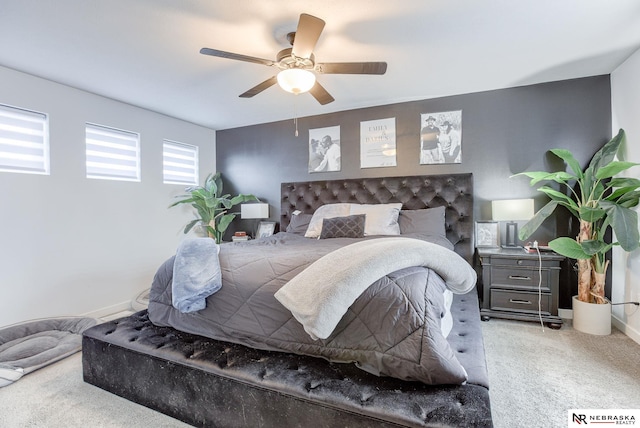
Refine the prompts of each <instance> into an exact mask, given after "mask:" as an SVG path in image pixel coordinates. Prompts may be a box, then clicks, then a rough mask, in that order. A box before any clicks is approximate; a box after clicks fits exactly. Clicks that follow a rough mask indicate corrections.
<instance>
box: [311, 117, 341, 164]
mask: <svg viewBox="0 0 640 428" xmlns="http://www.w3.org/2000/svg"><path fill="white" fill-rule="evenodd" d="M340 161H341V153H340V126H329V127H327V128H317V129H310V130H309V173H314V172H328V171H340V168H341V165H340Z"/></svg>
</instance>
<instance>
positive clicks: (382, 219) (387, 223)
mask: <svg viewBox="0 0 640 428" xmlns="http://www.w3.org/2000/svg"><path fill="white" fill-rule="evenodd" d="M401 208H402V204H401V203H397V204H351V211H350V212H349V215H356V214H365V215H366V220H365V222H364V235H365V236H369V235H400V225H399V224H398V216H399V215H400V209H401Z"/></svg>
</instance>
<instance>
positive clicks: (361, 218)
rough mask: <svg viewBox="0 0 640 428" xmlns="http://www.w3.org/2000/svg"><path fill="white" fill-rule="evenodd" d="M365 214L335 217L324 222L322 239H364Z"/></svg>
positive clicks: (321, 233)
mask: <svg viewBox="0 0 640 428" xmlns="http://www.w3.org/2000/svg"><path fill="white" fill-rule="evenodd" d="M365 218H366V215H365V214H358V215H350V216H347V217H333V218H325V219H323V220H322V231H321V232H320V239H327V238H362V237H364V223H365Z"/></svg>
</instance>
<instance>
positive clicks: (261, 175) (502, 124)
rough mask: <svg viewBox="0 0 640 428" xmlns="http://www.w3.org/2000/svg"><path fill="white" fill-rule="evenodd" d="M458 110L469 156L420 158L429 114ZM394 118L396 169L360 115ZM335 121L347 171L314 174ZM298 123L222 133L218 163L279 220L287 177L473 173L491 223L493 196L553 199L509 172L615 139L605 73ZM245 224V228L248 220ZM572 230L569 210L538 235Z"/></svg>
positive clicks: (480, 211) (479, 210) (584, 155)
mask: <svg viewBox="0 0 640 428" xmlns="http://www.w3.org/2000/svg"><path fill="white" fill-rule="evenodd" d="M258 96H268V94H263V95H258ZM303 96H306V95H303ZM338 96H339V95H338ZM247 102H248V103H249V102H251V100H250V99H249V100H247ZM292 102H293V100H292ZM281 107H282V106H274V108H281ZM451 110H462V163H461V164H448V165H420V163H419V145H420V137H419V133H420V126H421V123H420V115H421V114H422V113H437V112H443V111H451ZM391 117H394V118H395V119H396V145H397V166H396V167H388V168H367V169H361V168H360V122H361V121H366V120H374V119H384V118H391ZM336 125H340V132H341V146H342V170H341V171H340V172H330V173H316V174H310V173H308V172H307V163H308V138H309V134H308V130H309V129H315V128H322V127H327V126H336ZM298 128H299V137H295V136H294V129H295V128H294V122H293V120H287V121H281V122H274V123H266V124H261V125H255V126H248V127H242V128H235V129H227V130H221V131H217V133H216V146H217V148H216V150H217V154H216V159H217V170H218V171H220V172H222V176H223V179H224V181H225V183H226V185H227V186H228V187H229V188H230V189H231V190H232V191H234V192H243V193H253V194H255V195H256V196H258V197H259V198H261V199H263V200H264V201H266V202H269V204H270V210H271V219H274V220H276V221H277V219H278V217H279V214H280V213H279V205H280V204H279V198H280V195H279V193H280V183H282V182H291V181H309V180H314V179H317V180H326V179H339V178H358V177H383V176H400V175H422V174H446V173H464V172H471V173H473V176H474V190H475V208H474V217H475V219H476V220H483V219H484V220H489V219H490V218H491V202H490V201H491V200H493V199H511V198H527V197H533V198H535V199H536V209H539V208H541V207H542V206H543V205H544V204H545V203H546V199H545V198H544V196H543V195H542V194H540V193H539V192H536V191H535V190H533V189H531V188H530V186H529V183H528V180H527V179H526V178H524V177H518V178H510V176H511V175H513V174H515V173H518V172H522V171H531V170H557V169H559V168H563V166H562V164H561V163H559V162H558V161H557V159H554V157H553V156H552V155H550V154H549V153H548V150H549V149H552V148H557V147H561V148H566V149H569V150H571V151H572V152H573V153H574V154H575V156H576V158H577V159H578V160H579V161H580V162H581V163H582V164H586V163H587V162H588V160H589V159H590V158H591V156H592V155H593V153H594V152H595V151H596V150H597V149H598V148H599V147H600V146H601V145H602V144H604V143H605V142H606V141H607V140H608V139H609V138H611V88H610V80H609V76H608V75H604V76H596V77H588V78H582V79H574V80H566V81H559V82H551V83H544V84H538V85H531V86H523V87H516V88H510V89H501V90H495V91H487V92H478V93H472V94H464V95H456V96H450V97H443V98H436V99H428V100H421V101H413V102H406V103H398V104H389V105H382V106H377V107H371V108H364V109H357V110H349V111H343V112H339V113H329V114H326V115H320V116H311V117H304V118H300V119H298ZM239 227H246V226H245V225H243V224H242V223H239ZM568 227H569V226H568V221H567V219H566V217H563V216H562V215H561V216H558V217H557V218H555V219H552V220H550V221H548V222H547V223H546V224H545V225H544V227H543V228H542V229H541V230H540V231H539V232H538V233H537V234H536V235H534V238H536V239H537V240H538V241H540V242H548V241H549V239H552V238H553V237H555V236H558V235H567V234H568V232H567V230H568ZM562 300H565V299H564V298H563V299H562Z"/></svg>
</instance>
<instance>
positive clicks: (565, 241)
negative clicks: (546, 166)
mask: <svg viewBox="0 0 640 428" xmlns="http://www.w3.org/2000/svg"><path fill="white" fill-rule="evenodd" d="M624 141H625V133H624V130H622V129H621V130H620V131H619V132H618V134H617V135H616V136H615V137H613V138H612V139H611V140H610V141H609V142H608V143H606V144H605V145H604V146H603V147H602V148H600V150H598V151H597V152H596V153H595V155H593V158H592V159H591V162H590V163H589V165H588V166H587V167H586V168H585V169H584V170H582V168H581V167H580V164H579V163H578V161H577V160H576V159H575V158H574V156H573V155H572V154H571V152H569V151H568V150H565V149H553V150H551V153H553V154H554V155H556V156H557V157H559V158H560V159H562V160H563V161H564V162H565V163H566V164H567V165H569V169H570V170H571V171H572V172H566V171H560V172H544V171H538V172H522V173H520V174H516V176H518V175H525V176H527V177H529V178H531V182H530V184H531V186H536V185H538V184H539V183H541V182H545V181H551V182H556V183H558V184H560V185H561V186H563V187H566V189H567V190H568V191H569V195H567V194H565V193H563V192H561V191H558V190H555V189H553V188H551V187H549V186H547V185H543V186H541V187H538V190H539V191H541V192H543V193H545V194H546V195H547V196H548V197H549V198H550V199H551V201H550V202H549V203H547V204H546V205H545V206H544V207H543V208H542V209H541V210H539V211H538V212H537V213H536V214H535V216H534V217H533V218H532V219H531V220H530V221H529V222H528V223H527V224H525V225H524V226H523V227H522V229H521V230H520V234H519V235H520V239H522V240H526V239H527V238H529V237H530V236H531V235H532V234H533V232H535V231H536V230H537V229H538V227H540V225H541V224H542V222H543V221H544V220H545V219H546V218H547V217H549V216H550V215H551V214H552V213H553V212H554V211H555V209H556V208H557V207H558V206H563V207H565V208H567V209H568V210H569V212H570V213H571V214H572V215H573V216H574V217H575V218H577V219H578V221H579V226H580V231H579V233H578V236H577V237H576V238H575V239H572V238H568V237H560V238H557V239H554V240H553V241H551V242H549V246H550V247H551V249H552V250H554V251H555V252H557V253H559V254H562V255H563V256H565V257H568V258H571V259H575V260H576V261H577V265H578V295H577V296H575V297H574V307H573V316H574V319H573V325H574V328H576V329H578V330H581V331H586V332H591V333H593V334H609V333H610V332H611V305H610V304H609V302H607V300H606V299H605V295H604V286H605V278H606V272H607V268H608V266H609V260H607V259H606V253H607V252H608V251H609V250H610V249H611V248H612V247H613V246H614V245H619V246H620V247H621V248H622V249H623V250H625V251H627V252H629V251H633V250H635V249H636V248H638V246H639V242H640V232H639V231H638V215H637V213H636V211H634V210H632V209H631V208H633V207H635V206H637V205H638V202H639V198H640V191H639V190H638V189H639V188H640V180H638V179H636V178H627V177H619V178H613V177H614V176H615V175H618V174H619V173H621V172H622V171H625V170H627V169H629V168H631V167H633V166H635V165H638V164H637V163H633V162H624V161H618V160H614V158H615V156H616V154H617V153H618V151H619V149H620V146H621V145H622V144H623V142H624ZM609 228H611V229H612V230H613V233H614V242H610V243H608V242H605V233H606V232H607V229H609ZM582 303H584V305H583V304H582ZM589 304H592V305H595V307H593V306H591V305H589ZM605 305H606V306H605ZM585 307H587V308H588V307H593V309H595V310H599V311H600V312H603V313H604V315H602V316H603V318H606V321H604V322H605V324H606V325H605V326H598V325H597V324H598V322H595V323H592V321H593V316H591V315H585V314H584V312H583V311H584V309H582V308H585ZM587 310H588V309H587ZM592 324H593V326H592ZM587 330H589V331H587Z"/></svg>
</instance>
